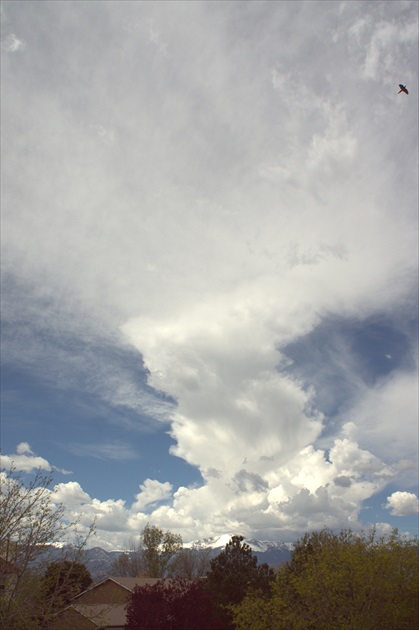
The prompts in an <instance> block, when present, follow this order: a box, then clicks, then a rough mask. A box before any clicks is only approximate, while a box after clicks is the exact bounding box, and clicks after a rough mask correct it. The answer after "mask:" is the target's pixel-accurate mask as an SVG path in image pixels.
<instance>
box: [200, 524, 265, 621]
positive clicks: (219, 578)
mask: <svg viewBox="0 0 419 630" xmlns="http://www.w3.org/2000/svg"><path fill="white" fill-rule="evenodd" d="M274 579H275V572H274V571H273V569H271V568H270V567H269V566H268V565H267V564H261V565H259V566H258V560H257V557H256V556H255V555H254V554H253V552H252V549H251V547H250V546H249V545H248V544H247V543H244V542H243V536H233V537H232V538H231V540H230V542H229V543H228V544H227V545H226V546H225V549H224V551H222V552H221V553H220V554H219V555H218V556H217V557H216V558H214V559H213V560H211V569H210V571H209V572H208V574H207V579H206V581H205V588H207V589H208V590H209V591H210V592H211V593H212V594H213V595H214V600H215V602H216V604H217V606H218V607H219V608H220V609H221V610H223V609H224V612H225V616H226V621H227V619H228V618H229V612H228V611H227V607H229V606H231V605H235V604H239V603H240V602H241V601H242V600H243V598H244V597H245V596H246V594H247V593H249V592H258V593H259V594H260V596H261V597H267V596H268V595H269V594H270V588H271V584H272V583H273V582H274Z"/></svg>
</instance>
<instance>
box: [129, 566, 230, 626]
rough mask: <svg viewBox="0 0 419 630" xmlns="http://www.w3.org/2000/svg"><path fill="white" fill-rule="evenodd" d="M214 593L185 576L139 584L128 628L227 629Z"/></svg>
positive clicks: (133, 596) (131, 608) (130, 605)
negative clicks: (219, 614) (211, 593)
mask: <svg viewBox="0 0 419 630" xmlns="http://www.w3.org/2000/svg"><path fill="white" fill-rule="evenodd" d="M224 627H225V626H224V625H223V622H222V620H221V619H219V618H218V617H217V615H216V612H215V608H214V605H213V603H212V599H211V595H210V593H209V592H208V591H205V590H204V589H203V588H201V587H200V586H199V585H198V584H197V583H196V582H190V581H189V580H185V579H183V578H176V579H174V580H167V579H166V580H160V581H159V582H157V583H156V584H154V585H152V586H151V585H147V586H142V587H136V588H135V589H134V592H133V594H132V598H131V601H130V603H129V604H128V607H127V622H126V625H125V628H126V629H127V630H197V628H199V630H223V629H224Z"/></svg>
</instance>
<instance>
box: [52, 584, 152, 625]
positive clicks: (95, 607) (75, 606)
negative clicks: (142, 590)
mask: <svg viewBox="0 0 419 630" xmlns="http://www.w3.org/2000/svg"><path fill="white" fill-rule="evenodd" d="M159 581H160V578H149V577H137V578H126V577H108V578H106V579H104V580H102V581H101V582H99V583H98V584H96V585H94V586H91V587H90V588H89V589H87V591H84V592H83V593H80V595H77V597H75V598H74V599H73V600H72V601H71V604H70V605H69V606H67V608H66V609H65V610H63V612H61V613H60V614H59V615H57V617H56V618H55V619H54V621H53V622H52V623H51V624H50V625H49V630H76V629H77V630H123V629H124V627H125V621H126V605H127V603H128V600H129V599H130V597H131V594H132V592H133V590H134V588H135V587H136V586H146V585H148V584H150V585H153V584H156V582H159Z"/></svg>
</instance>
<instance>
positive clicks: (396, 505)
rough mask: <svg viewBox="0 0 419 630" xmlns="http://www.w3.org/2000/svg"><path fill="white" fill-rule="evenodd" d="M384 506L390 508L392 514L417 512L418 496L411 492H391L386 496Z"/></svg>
mask: <svg viewBox="0 0 419 630" xmlns="http://www.w3.org/2000/svg"><path fill="white" fill-rule="evenodd" d="M384 507H385V508H386V509H388V510H390V513H391V514H392V515H393V516H409V515H410V514H418V512H419V503H418V498H417V496H416V494H413V493H412V492H393V494H391V495H390V496H389V497H387V504H386V505H385V506H384Z"/></svg>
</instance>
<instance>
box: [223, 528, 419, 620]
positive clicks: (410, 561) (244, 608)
mask: <svg viewBox="0 0 419 630" xmlns="http://www.w3.org/2000/svg"><path fill="white" fill-rule="evenodd" d="M418 560H419V558H418V542H417V540H406V539H405V538H403V537H401V536H400V535H399V534H398V532H397V530H394V531H393V533H392V535H391V536H390V537H387V538H384V537H381V538H377V537H376V533H375V531H374V530H371V531H370V532H368V533H367V534H365V533H362V534H361V535H357V534H355V533H353V532H352V531H350V530H343V531H342V532H340V533H339V534H334V533H333V532H331V531H329V530H327V529H326V530H323V531H321V532H317V533H313V534H306V535H305V536H304V537H303V538H302V539H301V540H299V541H298V542H297V543H296V545H295V548H294V552H293V555H292V558H291V561H290V562H289V563H287V564H286V565H284V566H282V567H281V569H280V571H279V572H278V575H277V579H276V582H275V584H274V586H273V589H272V596H271V597H270V598H269V599H268V600H263V599H262V598H260V597H257V596H254V595H253V596H247V597H246V598H245V599H244V601H243V602H242V603H241V604H239V605H238V606H235V607H234V613H233V617H234V621H235V627H236V629H237V630H244V629H245V628H246V630H280V629H285V628H286V629H301V630H306V629H307V630H310V629H313V630H314V629H316V630H318V629H319V630H322V629H324V630H326V629H329V628H334V629H335V628H336V629H342V630H344V629H348V630H349V629H358V628H359V629H361V628H362V630H375V628H380V629H383V630H390V629H392V630H395V629H397V630H403V629H406V630H408V629H410V628H414V627H418V624H419V604H418V601H419V600H418V594H419V575H418V574H419V563H418Z"/></svg>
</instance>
